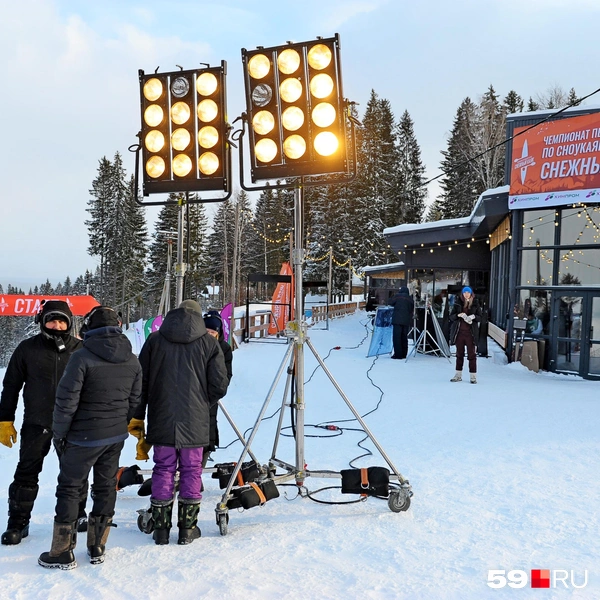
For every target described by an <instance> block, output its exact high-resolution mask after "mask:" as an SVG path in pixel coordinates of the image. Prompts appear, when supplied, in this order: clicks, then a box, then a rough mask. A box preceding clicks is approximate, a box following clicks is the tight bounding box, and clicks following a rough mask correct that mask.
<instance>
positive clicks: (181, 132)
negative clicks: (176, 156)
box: [171, 127, 192, 152]
mask: <svg viewBox="0 0 600 600" xmlns="http://www.w3.org/2000/svg"><path fill="white" fill-rule="evenodd" d="M191 141H192V136H191V135H190V132H189V131H188V130H187V129H183V128H182V127H180V128H179V129H176V130H175V131H174V132H173V133H172V134H171V146H173V148H174V149H175V150H178V151H179V152H182V151H183V150H185V149H186V148H187V147H188V146H189V145H190V142H191Z"/></svg>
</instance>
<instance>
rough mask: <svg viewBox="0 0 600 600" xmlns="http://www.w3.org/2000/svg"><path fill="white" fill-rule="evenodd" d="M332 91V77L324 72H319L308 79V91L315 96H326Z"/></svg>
mask: <svg viewBox="0 0 600 600" xmlns="http://www.w3.org/2000/svg"><path fill="white" fill-rule="evenodd" d="M331 92H333V79H331V77H330V76H329V75H327V74H326V73H319V74H318V75H315V76H314V77H313V78H312V79H311V80H310V93H311V94H312V95H313V96H314V97H315V98H327V96H329V95H330V94H331Z"/></svg>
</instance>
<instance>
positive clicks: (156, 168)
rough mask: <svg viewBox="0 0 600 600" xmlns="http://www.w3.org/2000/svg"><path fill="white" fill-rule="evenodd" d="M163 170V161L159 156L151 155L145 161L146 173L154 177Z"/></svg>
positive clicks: (158, 175) (159, 174)
mask: <svg viewBox="0 0 600 600" xmlns="http://www.w3.org/2000/svg"><path fill="white" fill-rule="evenodd" d="M164 172H165V161H164V160H163V159H162V158H161V157H160V156H151V157H150V158H149V159H148V160H147V161H146V173H148V175H149V176H150V177H153V178H154V179H156V178H157V177H160V176H161V175H162V174H163V173H164Z"/></svg>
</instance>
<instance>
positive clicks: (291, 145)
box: [242, 35, 348, 182]
mask: <svg viewBox="0 0 600 600" xmlns="http://www.w3.org/2000/svg"><path fill="white" fill-rule="evenodd" d="M242 62H243V64H244V82H245V87H246V108H247V117H248V123H249V138H250V162H251V165H250V170H251V175H252V181H253V182H255V181H257V180H264V179H277V178H286V177H297V176H302V175H322V174H329V173H346V172H347V171H348V164H347V162H348V161H347V143H346V116H345V113H344V111H345V102H344V98H343V94H342V74H341V65H340V44H339V37H338V35H336V36H335V37H333V38H329V39H317V40H314V41H310V42H302V43H288V44H286V45H285V46H276V47H273V48H261V47H259V48H258V49H256V50H250V51H248V50H245V49H242Z"/></svg>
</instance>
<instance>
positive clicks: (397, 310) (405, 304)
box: [388, 286, 415, 360]
mask: <svg viewBox="0 0 600 600" xmlns="http://www.w3.org/2000/svg"><path fill="white" fill-rule="evenodd" d="M388 305H390V306H393V307H394V314H393V315H392V326H393V333H392V341H393V344H394V354H393V355H392V358H395V359H399V360H400V359H403V358H406V355H407V354H408V332H409V331H410V327H411V325H412V322H413V311H414V309H415V303H414V302H413V299H412V298H411V297H410V294H409V292H408V288H407V287H406V286H402V287H401V288H400V289H399V290H398V293H397V294H395V295H394V296H392V297H391V298H390V299H389V301H388Z"/></svg>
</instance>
